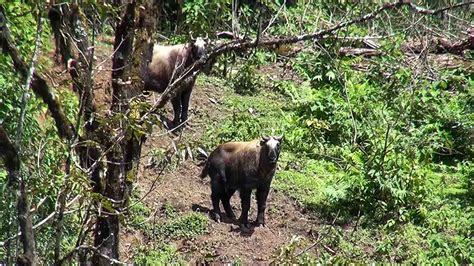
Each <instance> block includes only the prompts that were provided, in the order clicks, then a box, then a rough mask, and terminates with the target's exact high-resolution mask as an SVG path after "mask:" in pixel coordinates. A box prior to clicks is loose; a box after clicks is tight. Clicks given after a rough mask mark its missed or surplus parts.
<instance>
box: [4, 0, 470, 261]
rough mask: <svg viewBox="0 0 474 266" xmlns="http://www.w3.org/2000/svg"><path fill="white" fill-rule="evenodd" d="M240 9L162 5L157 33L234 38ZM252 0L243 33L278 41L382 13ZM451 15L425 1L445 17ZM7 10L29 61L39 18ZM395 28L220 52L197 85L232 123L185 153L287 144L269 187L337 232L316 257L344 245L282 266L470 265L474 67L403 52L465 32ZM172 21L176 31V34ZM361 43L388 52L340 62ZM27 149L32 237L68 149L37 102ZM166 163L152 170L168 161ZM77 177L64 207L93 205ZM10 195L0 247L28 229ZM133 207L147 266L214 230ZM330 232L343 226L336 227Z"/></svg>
mask: <svg viewBox="0 0 474 266" xmlns="http://www.w3.org/2000/svg"><path fill="white" fill-rule="evenodd" d="M166 2H167V1H166ZM178 2H179V1H178ZM232 2H233V1H230V0H222V1H203V0H192V1H184V4H183V6H182V7H181V8H182V10H179V11H178V10H177V9H178V8H180V6H179V5H175V4H173V3H168V2H167V3H165V4H164V5H163V14H162V19H163V20H164V23H163V24H162V25H160V27H161V32H160V33H163V34H164V35H167V36H169V37H170V39H169V40H168V42H179V41H182V40H184V39H186V38H187V37H186V36H187V35H188V32H193V33H194V34H204V33H206V32H214V31H217V30H229V29H230V28H232V26H231V25H232V23H233V22H232V19H233V15H234V16H235V15H236V14H233V12H232ZM242 2H243V3H241V6H240V9H239V11H238V21H240V24H239V29H238V31H239V33H240V34H241V35H246V36H247V35H248V36H251V37H254V36H256V34H257V33H261V31H262V30H266V32H265V34H266V35H268V36H281V35H295V34H301V33H305V32H314V31H316V30H318V29H321V28H324V27H326V26H328V25H334V24H336V23H338V22H340V21H342V20H344V19H345V18H347V17H353V16H357V15H363V14H366V13H368V12H370V11H371V10H373V9H374V6H375V4H374V3H368V4H360V5H356V4H352V3H351V2H350V1H315V2H313V1H309V2H308V3H306V4H304V3H299V4H298V5H296V6H293V7H285V6H283V1H272V2H271V3H268V4H265V5H264V4H261V3H259V2H258V1H242ZM340 2H342V3H340ZM450 2H452V1H424V2H423V3H420V4H423V5H424V6H426V7H428V8H437V7H442V6H446V5H448V4H450ZM430 5H431V6H430ZM5 6H6V15H7V17H8V19H9V21H8V26H9V28H10V31H11V34H12V38H13V39H14V42H15V44H16V45H17V47H18V48H19V50H20V52H21V55H22V56H23V58H25V59H26V60H27V61H28V62H29V60H30V59H31V56H32V52H33V49H34V42H35V41H34V39H35V34H36V25H37V20H38V18H37V14H38V10H37V9H35V8H34V7H33V6H30V5H28V4H24V3H22V2H21V1H13V2H9V3H8V4H7V5H5ZM98 6H100V5H97V6H96V7H98ZM90 7H94V5H91V6H90ZM100 8H101V9H105V8H104V6H101V7H100ZM471 8H472V7H471ZM32 10H33V11H34V12H32ZM91 10H94V8H92V9H91ZM467 12H468V11H467V10H466V9H459V10H456V11H452V14H453V16H454V15H455V16H456V17H459V18H460V20H463V19H464V20H466V17H469V16H468V15H466V13H467ZM99 13H102V12H99ZM181 13H182V14H181ZM275 14H279V15H278V16H276V17H274V16H275ZM385 15H386V18H388V19H379V20H374V21H372V22H369V23H365V24H360V25H352V26H350V27H347V28H344V29H343V30H341V31H340V32H338V35H337V36H335V37H334V38H328V39H325V40H321V41H318V42H312V41H311V42H307V43H304V44H295V45H286V46H282V47H271V49H252V50H250V51H247V52H243V53H235V54H234V53H231V54H226V55H224V56H222V57H221V58H219V60H218V62H217V64H216V65H215V67H214V71H213V76H211V77H205V76H200V77H199V79H198V81H197V84H198V86H206V87H207V86H213V87H216V88H218V89H219V90H222V91H223V93H224V94H225V102H224V103H223V108H222V109H223V110H224V109H225V110H226V112H224V113H223V115H222V116H220V117H218V118H217V119H216V120H214V121H210V122H209V121H208V123H206V133H205V134H204V136H203V137H202V138H201V139H198V140H194V142H193V143H191V144H192V145H196V146H198V145H199V146H205V147H206V149H207V150H212V149H213V148H214V147H215V146H216V145H218V144H220V143H223V142H227V141H231V140H249V139H253V138H257V137H259V136H261V135H262V134H273V133H276V134H280V133H281V134H283V135H284V146H283V153H282V156H281V160H280V170H279V171H278V173H277V176H276V180H275V181H274V183H273V188H274V190H275V191H277V192H278V191H283V192H284V193H285V194H287V195H289V196H290V197H291V198H292V199H293V200H294V201H296V202H297V203H298V205H299V207H301V209H303V210H304V211H306V212H309V213H311V215H314V216H315V217H318V218H320V219H321V220H322V221H327V222H325V224H324V225H322V226H321V227H320V230H321V231H326V232H327V234H326V235H327V236H326V237H325V238H323V239H322V244H323V245H328V246H331V247H334V248H335V249H336V253H335V254H334V253H333V252H330V251H327V250H321V251H319V253H318V256H316V255H315V254H313V253H308V254H304V255H303V256H297V255H296V254H297V253H298V250H300V248H301V247H303V246H304V245H306V244H307V243H306V242H305V241H304V240H301V239H297V238H295V239H294V241H292V242H291V243H288V245H285V246H283V247H282V248H281V250H279V252H277V253H276V255H275V261H276V262H281V263H314V262H321V263H324V262H330V263H334V262H336V263H337V262H342V263H348V262H370V261H380V262H408V263H442V264H445V263H448V264H456V263H461V264H469V263H474V257H473V256H474V255H473V254H474V244H473V242H472V239H471V238H472V224H473V223H474V207H473V197H474V181H473V180H474V163H473V160H472V159H473V156H474V135H473V134H474V133H473V132H474V113H473V111H474V110H473V108H474V75H473V69H472V57H473V54H472V51H466V52H465V53H464V55H463V56H464V60H461V61H462V62H466V61H467V62H468V63H466V64H464V63H462V64H455V65H454V66H449V67H446V66H445V65H443V63H442V62H440V61H441V60H442V59H440V58H441V56H442V55H436V56H430V55H427V54H423V55H416V54H408V53H406V52H405V50H404V47H403V46H404V44H406V43H407V42H408V41H413V40H417V38H420V35H423V33H424V32H425V31H426V28H429V27H433V28H436V29H437V30H438V31H443V30H446V31H448V30H449V31H451V32H452V34H451V35H452V36H459V35H460V34H459V32H462V31H463V30H465V29H462V28H456V27H453V28H449V26H447V25H445V23H443V19H444V18H443V17H440V16H433V17H430V16H420V15H413V14H412V13H411V11H410V10H408V9H403V10H401V11H398V12H397V13H395V14H385ZM101 16H102V15H97V20H98V22H96V23H99V24H102V27H104V28H105V29H106V31H104V32H100V31H98V33H97V34H99V35H100V34H103V35H104V36H107V35H108V34H110V32H108V31H109V30H110V28H111V27H110V26H108V24H112V23H110V21H109V20H112V19H111V18H110V17H107V16H106V13H104V15H103V16H104V17H106V18H102V17H101ZM99 17H100V18H99ZM173 19H174V20H177V19H180V21H179V23H171V22H173V21H174V20H173ZM467 19H469V18H467ZM268 23H272V25H271V26H270V27H268V29H266V28H265V27H263V26H262V25H268ZM456 25H457V24H456ZM45 28H46V29H45V31H44V32H43V34H42V36H41V40H42V48H41V53H42V56H41V57H40V60H39V62H38V64H37V66H36V68H37V71H39V72H42V71H45V69H48V68H51V67H52V66H53V62H52V61H51V60H50V58H49V56H48V55H49V54H50V53H51V51H52V49H53V47H52V42H51V30H50V28H49V26H48V25H47V23H46V21H45ZM181 33H182V34H181ZM366 35H367V36H369V35H377V36H383V38H380V41H378V44H379V47H378V48H377V49H378V50H380V51H381V52H382V53H381V55H379V56H375V57H371V58H364V57H344V56H340V54H339V49H340V48H341V47H343V46H345V45H348V44H347V43H344V41H342V40H341V39H343V37H361V36H366ZM337 37H339V38H337ZM350 44H353V43H350ZM99 45H103V44H101V43H99ZM354 45H357V44H354ZM104 46H105V45H104ZM109 48H110V47H109ZM469 60H470V61H469ZM229 65H230V66H229ZM12 69H13V64H12V62H11V60H10V58H9V57H7V56H2V57H1V58H0V87H1V88H2V89H1V90H0V125H1V126H2V127H4V128H5V130H6V131H7V132H8V133H9V134H10V136H15V133H16V126H17V123H18V117H19V110H20V101H21V92H22V90H21V89H20V88H22V87H23V86H24V84H22V82H21V79H20V77H19V75H18V74H17V73H15V72H14V71H12ZM223 73H224V74H223ZM69 85H70V84H62V87H58V88H56V89H55V91H54V93H55V97H57V98H59V99H60V102H61V104H62V106H63V108H64V110H65V113H66V114H67V116H68V117H69V118H70V120H71V121H75V119H76V116H77V112H78V109H79V106H78V99H77V97H76V96H75V94H74V93H73V92H72V91H71V90H70V89H69ZM141 134H144V132H141ZM21 143H22V146H21V147H22V149H21V160H22V165H23V167H22V173H23V175H24V176H26V177H27V178H26V180H27V185H28V188H29V190H28V192H29V193H28V194H29V197H30V198H29V200H30V202H31V203H32V207H33V208H34V211H33V212H32V215H33V224H38V223H39V222H41V221H42V220H43V219H44V218H45V217H47V216H48V215H49V214H51V213H53V212H54V210H55V207H56V206H55V203H56V200H57V196H58V192H59V190H60V188H61V184H62V182H63V180H64V178H65V176H64V169H63V168H64V163H65V161H66V158H67V156H68V152H69V150H68V145H69V143H65V142H64V141H63V140H61V139H60V138H59V137H58V136H57V132H56V128H55V127H54V123H53V120H52V119H51V118H50V117H49V115H48V111H47V108H46V106H45V104H44V103H43V102H42V101H41V99H39V98H37V97H34V96H32V97H31V99H30V101H29V102H28V105H27V111H26V118H25V122H24V133H23V137H22V140H21ZM152 152H153V151H152ZM163 153H164V152H161V151H160V152H159V154H157V155H156V157H157V158H161V157H164V155H163ZM151 156H154V154H152V155H151ZM168 170H169V171H173V170H175V169H173V168H171V167H169V168H168ZM70 178H71V180H72V188H71V193H70V195H68V200H71V199H73V198H74V197H75V196H76V195H82V196H84V197H98V195H91V194H88V193H89V192H88V191H89V182H88V180H86V178H85V174H84V173H83V172H81V171H80V169H77V168H74V169H73V170H72V173H71V177H70ZM132 179H133V178H132ZM158 189H159V188H158ZM0 190H1V191H2V197H1V199H0V209H1V210H6V211H2V212H0V241H4V240H6V239H7V238H8V237H11V236H13V235H15V234H16V233H17V229H16V228H17V227H18V226H17V222H16V218H15V217H16V216H15V215H16V214H15V206H14V204H15V202H14V200H13V198H14V192H13V191H9V188H8V185H7V173H6V171H5V170H4V169H3V168H0ZM130 206H131V207H130V210H129V212H127V213H126V215H121V216H120V219H121V221H122V222H123V224H124V225H126V226H129V227H130V228H134V229H136V230H141V231H142V232H145V233H144V235H145V237H146V238H147V239H148V240H149V241H150V242H152V243H153V245H151V246H148V247H147V246H139V247H137V248H136V249H135V250H134V255H135V258H134V259H135V261H136V262H137V263H138V264H153V263H171V262H174V263H183V262H184V261H183V260H182V258H181V257H180V256H179V252H178V251H177V250H176V248H175V247H174V246H172V245H170V244H169V242H170V241H175V240H183V241H185V240H188V239H194V238H196V237H197V236H199V235H202V234H206V233H212V232H209V230H210V229H209V224H208V220H207V217H205V216H203V215H201V214H198V213H188V214H182V213H178V212H177V211H176V210H175V209H174V208H173V207H172V206H171V205H170V206H167V205H166V204H165V205H164V209H163V210H161V213H163V217H164V218H163V219H162V220H159V222H150V221H149V219H148V217H151V216H152V213H153V212H154V210H150V209H149V207H146V206H145V205H144V204H143V203H142V202H140V200H139V197H133V198H132V200H131V203H130ZM65 219H66V222H65V223H64V224H65V232H64V238H63V239H62V242H61V247H62V249H64V250H71V249H73V248H74V245H75V244H76V241H77V239H76V238H77V234H78V232H79V231H80V230H81V229H80V228H81V226H83V224H81V223H85V222H86V220H87V219H86V218H84V217H82V216H81V214H75V213H74V211H72V212H71V215H67V216H66V218H65ZM333 219H335V221H336V223H335V224H333V225H330V221H332V220H333ZM52 228H53V227H51V226H45V227H44V228H42V229H38V230H36V231H35V234H36V235H35V237H36V240H37V241H36V243H37V253H38V254H39V256H38V257H39V258H40V259H41V260H40V262H41V263H46V264H47V263H48V262H49V261H50V259H51V258H52V252H53V251H52V245H53V244H52V242H53V241H54V240H53V234H54V232H53V230H52ZM347 228H350V230H348V229H347ZM10 243H11V242H10ZM2 244H4V245H3V246H0V262H1V261H2V259H3V258H6V256H7V254H6V250H7V249H6V245H7V243H2ZM15 245H16V244H15ZM10 256H11V254H10Z"/></svg>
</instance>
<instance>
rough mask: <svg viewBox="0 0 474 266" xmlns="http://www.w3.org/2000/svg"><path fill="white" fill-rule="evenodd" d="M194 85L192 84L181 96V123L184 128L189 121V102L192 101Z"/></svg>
mask: <svg viewBox="0 0 474 266" xmlns="http://www.w3.org/2000/svg"><path fill="white" fill-rule="evenodd" d="M193 85H194V84H191V85H190V86H189V87H188V88H186V90H185V91H183V93H182V94H181V121H180V122H181V123H183V126H184V125H185V123H186V121H187V120H188V109H189V101H190V100H191V92H192V89H193V87H192V86H193Z"/></svg>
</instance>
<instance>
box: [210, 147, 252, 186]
mask: <svg viewBox="0 0 474 266" xmlns="http://www.w3.org/2000/svg"><path fill="white" fill-rule="evenodd" d="M258 143H259V142H258V140H254V141H249V142H227V143H224V144H221V145H219V146H218V147H217V148H216V149H215V150H214V151H213V152H212V153H211V154H210V156H209V158H208V160H207V163H206V166H205V168H204V169H203V171H202V174H201V177H204V176H206V175H207V173H208V171H212V172H217V173H224V174H225V176H226V180H227V182H228V183H227V186H229V187H235V188H237V187H239V186H240V185H241V184H242V183H245V182H246V181H247V180H246V179H247V176H248V175H252V174H254V172H255V171H256V161H255V160H256V159H257V156H256V153H257V149H258ZM211 175H212V174H211ZM211 178H212V176H211Z"/></svg>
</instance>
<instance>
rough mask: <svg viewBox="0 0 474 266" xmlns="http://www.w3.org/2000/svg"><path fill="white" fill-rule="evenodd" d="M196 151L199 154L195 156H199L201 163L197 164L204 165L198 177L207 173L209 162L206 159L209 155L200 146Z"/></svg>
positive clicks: (202, 176)
mask: <svg viewBox="0 0 474 266" xmlns="http://www.w3.org/2000/svg"><path fill="white" fill-rule="evenodd" d="M198 152H199V154H198V156H197V157H199V159H200V160H201V163H200V164H199V165H204V167H203V168H202V171H201V175H200V177H201V178H205V177H206V176H207V174H208V169H209V164H208V163H207V159H208V157H209V156H208V155H207V153H206V151H205V150H203V149H201V148H198Z"/></svg>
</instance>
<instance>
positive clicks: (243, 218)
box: [239, 189, 252, 231]
mask: <svg viewBox="0 0 474 266" xmlns="http://www.w3.org/2000/svg"><path fill="white" fill-rule="evenodd" d="M251 194H252V190H251V189H241V190H240V202H241V205H242V214H241V215H240V218H239V221H240V228H241V229H242V231H247V230H248V229H249V210H250V196H251Z"/></svg>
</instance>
